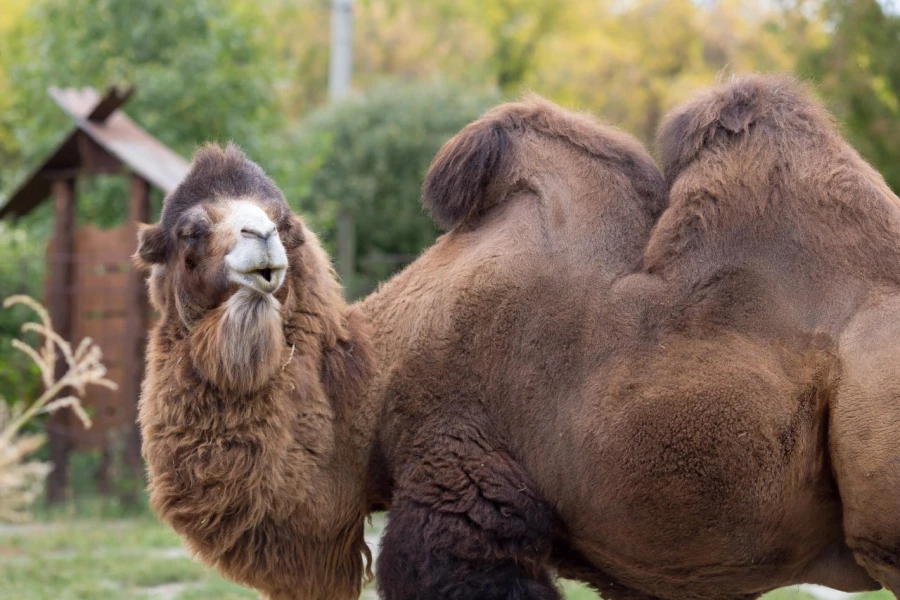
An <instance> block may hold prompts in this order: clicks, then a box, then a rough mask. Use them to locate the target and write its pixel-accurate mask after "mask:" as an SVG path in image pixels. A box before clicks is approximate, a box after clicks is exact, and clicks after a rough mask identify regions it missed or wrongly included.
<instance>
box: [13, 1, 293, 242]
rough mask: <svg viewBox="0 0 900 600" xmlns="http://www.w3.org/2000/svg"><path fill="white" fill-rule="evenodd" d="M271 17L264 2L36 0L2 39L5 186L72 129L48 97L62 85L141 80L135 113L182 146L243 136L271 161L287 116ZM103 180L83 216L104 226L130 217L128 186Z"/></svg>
mask: <svg viewBox="0 0 900 600" xmlns="http://www.w3.org/2000/svg"><path fill="white" fill-rule="evenodd" d="M262 22H263V20H262V17H261V15H260V14H259V13H258V12H257V11H256V9H255V5H254V4H252V3H249V4H248V3H242V2H237V1H236V0H234V1H233V0H198V1H196V2H190V3H188V4H183V3H177V2H176V3H173V2H169V1H168V0H146V1H144V2H127V1H122V0H37V1H35V2H32V3H31V4H30V5H29V6H28V9H27V10H26V11H25V12H24V14H22V15H21V16H20V17H19V18H18V19H17V20H16V21H15V22H14V23H13V24H12V26H11V27H10V29H9V31H8V32H7V35H6V36H5V38H4V40H3V41H2V42H0V44H2V45H0V73H5V74H6V78H7V82H6V84H5V85H6V90H5V91H6V93H7V94H8V96H6V102H7V104H8V106H7V107H6V110H5V111H4V119H3V123H4V124H5V125H6V126H5V127H4V128H3V129H0V140H3V139H5V138H9V137H12V143H11V144H10V145H11V147H12V148H14V154H13V156H12V157H10V160H9V162H8V163H7V164H6V165H5V167H4V171H5V174H6V177H4V181H5V182H6V186H5V188H4V191H5V192H6V193H8V192H9V191H10V190H9V187H10V186H11V185H13V183H12V182H13V181H19V180H21V178H22V177H23V176H24V174H25V173H26V172H27V171H28V170H29V169H31V168H33V167H34V166H35V163H36V161H37V160H39V159H40V158H41V157H42V156H43V155H45V154H46V153H47V152H48V151H49V150H50V149H51V148H52V146H54V145H55V144H56V143H58V141H59V139H58V136H59V135H60V134H61V133H63V132H65V131H67V128H68V127H69V126H70V125H69V122H68V117H67V116H65V115H64V114H63V113H62V111H60V110H59V108H58V107H57V106H56V105H55V104H54V103H53V102H52V100H50V98H49V97H48V96H47V88H48V87H49V86H51V85H56V86H61V87H82V86H85V85H90V86H94V87H96V88H98V89H101V90H102V89H105V88H106V87H107V86H108V85H111V84H135V85H137V86H138V87H139V93H138V94H137V95H136V96H135V98H134V100H132V101H131V102H130V103H129V105H128V110H129V112H131V113H132V114H133V115H134V117H135V120H137V121H138V122H139V123H140V124H141V125H143V126H144V127H145V128H146V129H148V130H149V131H151V132H152V133H153V134H154V135H155V136H157V137H158V138H159V139H160V140H161V141H162V142H164V143H165V144H168V145H169V146H171V147H172V148H173V149H175V150H176V151H177V152H180V153H181V154H182V155H184V156H190V155H191V154H192V152H193V150H194V147H195V146H196V145H197V144H199V143H202V142H204V141H206V140H235V141H236V142H238V143H239V144H241V145H242V146H244V147H246V148H247V149H248V150H249V151H251V153H253V154H254V155H255V156H257V158H258V159H259V160H261V161H263V162H265V149H266V145H265V144H262V143H260V140H262V139H264V138H265V137H266V136H267V135H270V134H271V132H272V131H275V130H277V128H278V127H279V126H280V125H281V123H280V118H279V111H278V105H277V102H276V98H275V96H274V94H273V93H272V88H273V86H274V81H275V78H276V77H275V76H276V67H275V61H274V60H273V59H272V56H271V54H269V52H270V48H269V46H267V45H266V43H265V39H264V30H263V28H262V27H261V24H262ZM37 57H39V59H36V58H37ZM2 96H3V95H2V94H0V97H2ZM92 185H95V187H94V188H89V189H88V190H87V192H88V198H89V200H88V201H87V202H84V203H82V205H81V206H79V209H80V216H81V217H82V218H83V219H84V220H89V221H90V222H94V223H99V224H101V225H108V224H111V223H113V222H115V221H116V220H117V219H121V218H122V217H123V216H124V215H123V213H124V212H125V211H123V210H122V209H121V199H122V198H123V197H124V195H123V194H124V188H122V187H120V186H122V185H124V184H122V183H121V182H116V183H115V184H113V183H110V182H109V181H105V180H104V179H103V178H98V179H97V183H96V184H92Z"/></svg>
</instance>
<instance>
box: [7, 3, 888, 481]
mask: <svg viewBox="0 0 900 600" xmlns="http://www.w3.org/2000/svg"><path fill="white" fill-rule="evenodd" d="M354 15H355V23H354V46H353V64H354V74H353V89H354V92H353V93H352V94H351V95H350V96H349V97H347V98H346V99H345V100H342V101H340V102H337V103H331V104H329V103H328V101H327V88H328V61H329V19H330V2H329V0H256V1H255V2H243V1H240V0H191V1H190V2H187V1H184V2H182V1H173V0H142V1H141V2H136V1H133V0H0V205H2V204H3V203H4V202H5V201H6V198H7V197H8V196H9V194H10V193H11V192H12V191H14V189H15V187H16V186H17V185H18V184H19V183H20V182H21V181H22V179H23V178H24V177H25V175H26V174H27V173H28V172H29V171H30V170H31V169H33V168H35V167H36V166H37V165H38V163H39V161H40V160H41V159H42V158H43V157H44V156H45V155H46V153H47V152H48V151H49V150H50V149H51V148H53V147H54V145H55V144H56V143H57V142H58V141H59V140H60V138H61V137H62V136H63V135H65V134H66V132H67V131H68V130H69V127H70V122H69V120H68V117H66V116H65V115H64V114H63V113H62V112H61V111H60V110H59V108H58V107H57V106H56V105H55V104H54V103H53V102H52V101H51V99H50V98H49V97H48V96H47V93H46V90H47V88H48V86H51V85H55V86H60V87H81V86H87V85H90V86H93V87H95V88H98V89H104V88H106V87H107V86H108V85H111V84H123V83H124V84H133V85H135V86H136V87H137V94H136V96H135V97H134V99H133V100H132V101H131V102H129V103H128V105H127V106H126V107H125V110H126V111H127V112H128V113H129V115H130V116H131V117H132V118H133V119H134V120H135V121H137V122H138V123H139V124H141V125H142V126H143V127H144V128H145V129H147V130H148V131H149V132H150V133H151V134H152V135H154V136H155V137H157V138H158V139H160V140H161V141H163V142H164V143H165V144H168V145H169V146H170V147H172V148H173V149H175V150H176V151H177V152H179V153H180V154H181V155H182V156H184V157H190V156H191V154H192V153H193V151H194V149H195V148H196V147H197V145H198V144H200V143H202V142H205V141H209V140H216V141H227V140H234V141H235V142H237V143H238V144H239V145H240V146H242V147H243V148H244V149H245V150H246V151H247V152H248V153H249V154H250V156H251V157H252V158H253V159H254V160H256V161H257V162H259V163H260V164H261V165H262V166H263V167H264V168H265V169H266V170H267V171H268V172H269V173H270V174H271V175H272V176H273V177H274V178H275V179H276V181H277V182H278V183H279V184H280V185H281V186H282V187H283V189H284V191H285V194H286V196H287V197H288V199H289V201H290V202H291V204H292V205H293V207H294V208H295V209H297V210H299V211H300V212H302V213H303V215H304V216H305V217H306V219H307V220H308V222H309V223H310V224H311V225H312V227H313V228H314V229H315V230H316V231H317V232H318V233H319V234H320V235H321V236H322V237H323V239H324V241H325V243H326V246H327V247H328V249H329V250H330V251H331V252H332V253H334V251H335V240H336V229H337V227H336V225H337V223H338V221H339V220H340V219H341V215H346V214H350V215H352V216H353V221H354V227H355V257H354V259H355V260H354V261H353V262H354V264H355V272H354V273H353V274H352V277H349V278H348V284H349V285H348V295H349V296H351V297H359V296H361V295H363V294H365V293H367V292H368V291H370V290H371V289H373V287H374V286H375V285H377V283H378V281H381V280H383V279H385V278H386V277H388V276H390V274H391V273H393V272H394V271H396V270H397V269H399V268H402V266H404V265H405V264H406V263H408V262H409V261H410V260H411V259H412V258H413V257H414V256H415V255H416V254H417V253H418V252H419V251H420V250H421V249H423V248H424V247H426V246H428V245H430V244H431V243H432V242H433V240H434V238H435V237H436V236H437V235H438V231H437V229H436V228H435V227H434V226H433V225H432V224H431V222H430V220H429V219H428V217H427V215H425V214H424V213H423V211H422V210H421V208H420V205H419V188H420V185H421V181H422V178H423V177H424V174H425V171H426V169H427V167H428V164H429V162H430V160H431V157H432V156H433V155H434V153H435V152H436V151H437V149H438V148H439V147H440V146H441V144H442V143H443V142H444V141H446V140H447V139H448V138H449V137H450V136H451V135H453V134H454V133H455V132H456V131H458V130H459V129H460V128H462V127H463V126H464V125H465V124H466V123H468V122H470V121H472V120H473V119H475V118H477V117H478V116H479V114H481V113H482V112H483V111H484V110H485V109H486V108H488V107H490V106H492V105H493V104H496V103H497V102H499V101H501V100H505V99H513V98H516V97H517V96H519V95H520V94H521V93H522V92H523V91H533V92H537V93H539V94H541V95H544V96H546V97H548V98H550V99H552V100H554V101H556V102H558V103H561V104H563V105H565V106H568V107H570V108H576V109H584V110H588V111H591V112H593V113H594V114H596V115H598V116H600V117H601V118H603V119H606V120H607V121H610V122H612V123H614V124H616V125H618V126H620V127H622V128H624V129H626V130H628V131H630V132H631V133H633V134H634V135H636V136H637V137H638V138H640V139H641V140H643V141H644V142H645V143H648V144H652V141H653V137H654V135H655V132H656V129H657V127H658V126H659V124H660V122H661V120H662V119H663V117H664V116H665V114H666V112H667V111H668V110H669V109H670V108H671V107H673V106H674V105H675V104H677V103H679V102H681V101H683V100H685V99H686V98H687V97H688V96H689V95H690V94H692V93H693V92H695V91H696V90H697V89H699V88H702V87H704V86H708V85H710V84H712V83H714V82H715V81H717V80H721V79H725V78H728V77H730V76H731V75H732V74H733V73H746V72H751V71H788V72H794V73H796V74H798V75H799V76H801V77H803V78H805V79H808V80H810V81H811V82H812V83H813V84H814V85H815V88H816V89H817V91H818V93H819V94H820V96H821V98H822V99H823V100H824V101H825V103H826V104H827V105H828V106H829V107H830V108H831V109H832V110H833V112H834V113H835V115H836V116H837V118H838V119H839V121H840V123H841V125H842V127H843V131H844V133H845V135H846V136H847V137H848V138H849V139H850V141H851V142H852V143H853V144H854V145H855V146H856V147H857V148H858V149H859V151H860V152H861V153H862V154H863V155H864V156H865V157H866V158H867V159H868V160H869V161H870V162H871V163H872V164H873V165H874V166H875V167H876V168H877V169H878V170H879V171H880V172H881V173H882V174H884V176H885V178H886V179H887V181H888V183H889V185H890V186H891V187H892V188H893V189H894V190H895V191H900V7H898V6H897V4H896V3H895V2H894V1H892V0H767V1H765V2H751V1H746V0H667V1H662V0H428V1H425V0H356V3H355V12H354ZM126 185H127V181H125V180H123V179H115V178H103V177H100V178H94V179H90V180H83V186H82V188H81V189H80V190H79V206H78V210H79V213H78V219H79V222H80V223H92V224H95V225H98V226H103V227H109V226H114V225H117V224H120V223H121V222H122V220H123V219H124V218H125V216H126V213H127V211H126V210H125V208H124V203H123V199H124V198H125V197H126V189H125V187H124V186H126ZM154 202H155V207H156V208H155V210H156V211H158V210H159V206H160V204H161V198H159V197H156V198H155V199H154ZM52 218H53V214H52V206H50V205H49V204H47V205H45V206H44V207H43V208H41V209H39V210H37V211H35V212H34V213H32V214H31V215H29V216H28V217H26V218H24V219H21V220H20V221H18V222H15V223H9V222H0V298H4V297H7V296H9V295H12V294H16V293H27V294H30V295H33V296H35V297H37V298H41V297H43V289H44V266H45V265H44V253H45V251H46V247H47V240H48V237H49V234H50V231H51V228H52ZM154 218H155V215H154ZM24 316H25V313H23V312H20V311H17V310H12V311H0V398H10V399H12V398H33V397H35V396H36V395H37V394H38V393H39V386H40V381H39V378H38V374H37V372H36V370H35V368H34V367H33V365H31V364H30V362H29V361H27V360H26V359H24V357H23V356H21V355H19V354H17V353H15V352H14V351H13V350H12V348H11V346H10V340H11V339H12V337H13V336H14V335H15V334H16V333H17V331H18V327H19V325H20V323H21V321H22V319H23V318H24ZM97 460H99V459H98V458H97V457H93V456H85V457H82V458H81V459H78V460H76V461H75V466H74V467H73V470H74V472H73V480H74V485H75V487H76V490H77V486H78V481H79V476H78V470H79V469H80V468H81V467H79V466H78V465H79V464H82V463H83V464H84V467H83V469H84V470H85V471H89V470H90V469H92V468H93V467H92V465H93V463H95V462H96V461H97ZM79 461H80V462H79Z"/></svg>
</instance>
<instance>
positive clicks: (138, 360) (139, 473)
mask: <svg viewBox="0 0 900 600" xmlns="http://www.w3.org/2000/svg"><path fill="white" fill-rule="evenodd" d="M149 220H150V185H149V184H148V183H147V182H146V181H145V180H143V179H141V178H140V177H138V176H137V175H135V174H132V175H131V195H130V199H129V209H128V221H129V225H130V228H131V230H132V234H131V237H132V239H133V240H134V248H135V250H137V231H138V223H146V222H148V221H149ZM126 293H127V294H128V305H127V306H128V312H127V314H126V316H125V344H126V348H127V355H126V356H125V357H123V358H124V361H123V365H122V367H123V377H122V401H123V407H122V408H123V411H124V417H125V423H127V428H126V432H125V449H124V451H125V457H124V458H125V464H126V465H127V466H128V469H129V471H130V472H131V475H132V476H133V477H134V478H135V481H138V482H143V473H144V467H143V461H142V459H141V434H140V429H139V428H138V426H137V404H138V400H139V398H140V395H141V380H142V379H143V377H144V346H145V345H146V343H147V327H148V325H149V319H148V316H149V311H150V308H149V303H148V301H147V286H146V283H145V282H144V276H143V274H142V273H140V272H139V271H138V270H137V269H135V268H134V267H133V266H132V267H131V268H130V270H129V271H128V288H127V292H126ZM142 487H143V486H142V485H141V488H142ZM135 492H136V490H135Z"/></svg>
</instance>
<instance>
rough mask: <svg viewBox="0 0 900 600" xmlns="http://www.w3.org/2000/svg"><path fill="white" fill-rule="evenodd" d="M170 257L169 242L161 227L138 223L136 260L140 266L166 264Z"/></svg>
mask: <svg viewBox="0 0 900 600" xmlns="http://www.w3.org/2000/svg"><path fill="white" fill-rule="evenodd" d="M168 257H169V242H168V239H167V238H166V235H165V233H163V230H162V228H160V226H159V225H147V224H145V223H138V249H137V252H136V253H135V255H134V260H135V262H136V263H138V265H139V266H150V265H156V264H160V263H164V262H166V259H167V258H168Z"/></svg>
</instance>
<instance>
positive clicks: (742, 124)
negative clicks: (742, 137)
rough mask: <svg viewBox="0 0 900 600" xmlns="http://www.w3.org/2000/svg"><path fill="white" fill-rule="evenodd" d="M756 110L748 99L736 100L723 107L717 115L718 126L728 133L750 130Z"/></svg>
mask: <svg viewBox="0 0 900 600" xmlns="http://www.w3.org/2000/svg"><path fill="white" fill-rule="evenodd" d="M755 116H756V110H755V107H754V105H753V103H752V102H751V101H750V99H748V98H737V99H736V100H735V101H734V102H732V103H730V104H727V105H725V106H724V107H723V108H722V112H720V113H719V125H720V126H721V127H723V128H724V129H725V130H726V131H728V132H729V133H739V132H741V131H745V130H747V129H749V128H750V124H751V123H753V119H754V117H755Z"/></svg>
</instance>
